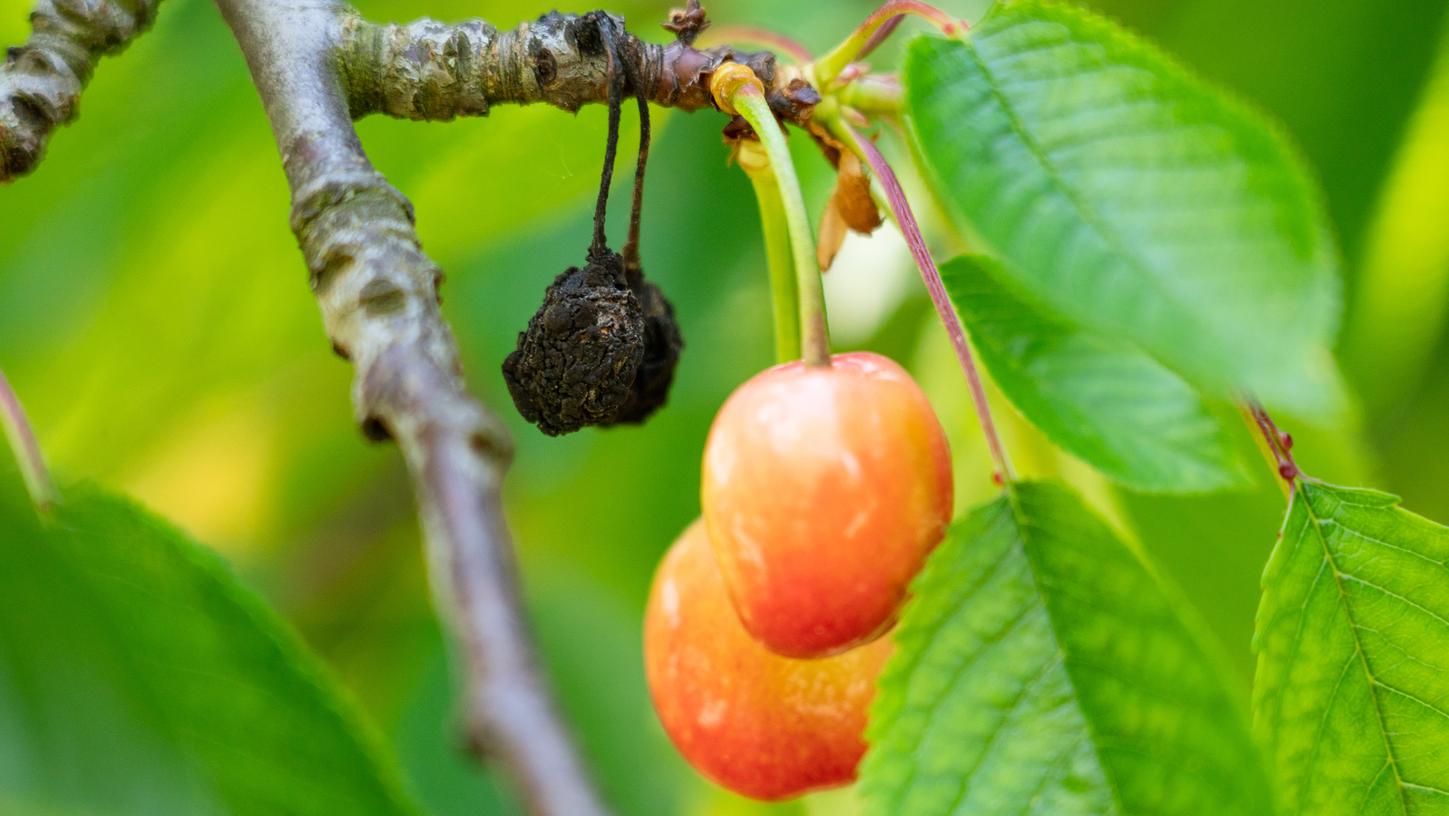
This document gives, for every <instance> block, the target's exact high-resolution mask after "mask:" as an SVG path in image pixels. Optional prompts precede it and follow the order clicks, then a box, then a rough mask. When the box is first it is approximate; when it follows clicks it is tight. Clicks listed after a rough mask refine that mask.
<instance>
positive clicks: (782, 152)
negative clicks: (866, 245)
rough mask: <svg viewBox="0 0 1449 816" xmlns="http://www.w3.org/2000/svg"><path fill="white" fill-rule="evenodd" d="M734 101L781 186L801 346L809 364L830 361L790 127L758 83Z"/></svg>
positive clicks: (739, 91)
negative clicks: (789, 141) (789, 142)
mask: <svg viewBox="0 0 1449 816" xmlns="http://www.w3.org/2000/svg"><path fill="white" fill-rule="evenodd" d="M728 98H729V101H730V103H731V104H732V105H733V106H734V108H735V109H736V110H737V111H738V112H739V114H740V115H741V116H743V117H744V118H745V121H747V122H749V123H750V127H752V128H754V130H755V133H756V134H757V135H758V136H759V137H760V143H761V145H763V146H764V149H765V154H766V156H768V158H769V160H770V167H771V170H772V172H773V173H774V176H775V181H776V186H777V187H778V188H779V190H780V199H781V203H782V204H783V206H784V209H785V222H786V224H788V226H789V231H790V247H791V249H792V254H793V255H794V260H795V290H796V295H797V297H798V298H799V305H800V346H801V351H802V357H801V359H803V360H804V361H805V364H806V365H830V328H829V326H828V324H827V323H826V319H825V284H824V283H823V282H822V281H821V279H820V267H819V265H818V264H817V263H816V261H815V235H814V231H813V228H812V227H811V225H810V213H809V211H808V210H807V209H806V208H805V195H804V193H802V192H801V191H800V179H799V178H798V177H796V175H795V163H794V161H793V160H791V158H790V146H789V145H787V144H786V143H785V130H784V128H783V127H781V125H780V123H779V121H777V120H776V119H775V114H774V113H773V112H772V111H771V110H770V106H769V104H767V103H766V101H765V96H764V94H763V93H762V92H761V89H760V87H759V85H758V83H744V84H740V85H739V86H737V87H736V88H734V89H733V91H732V92H731V93H730V94H729V97H728Z"/></svg>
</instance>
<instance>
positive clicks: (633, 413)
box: [599, 272, 684, 425]
mask: <svg viewBox="0 0 1449 816" xmlns="http://www.w3.org/2000/svg"><path fill="white" fill-rule="evenodd" d="M631 288H632V289H633V291H634V297H635V298H636V299H638V301H639V306H640V308H641V309H642V310H643V312H644V356H643V357H642V358H641V359H640V360H639V369H638V373H637V374H636V375H635V377H634V384H633V386H632V387H631V388H630V391H629V396H628V397H627V398H626V399H625V400H624V404H623V405H620V406H619V412H618V414H616V415H615V416H614V418H613V419H612V420H610V421H608V422H601V423H599V424H601V425H611V424H614V423H638V422H643V421H644V420H646V419H648V418H649V415H650V414H652V413H654V412H655V411H657V410H659V408H661V407H662V406H663V405H664V403H665V402H666V401H668V399H669V386H670V385H671V384H673V382H674V367H675V366H676V365H677V364H678V363H679V353H680V352H681V351H683V350H684V338H683V337H682V336H681V335H680V333H679V324H678V323H676V322H675V320H674V306H673V305H671V304H670V303H669V300H668V299H667V298H665V297H664V293H663V292H662V291H660V289H659V287H658V286H655V285H654V284H653V283H650V282H649V281H647V280H644V277H643V272H640V273H638V275H637V280H636V281H635V282H634V283H632V284H631Z"/></svg>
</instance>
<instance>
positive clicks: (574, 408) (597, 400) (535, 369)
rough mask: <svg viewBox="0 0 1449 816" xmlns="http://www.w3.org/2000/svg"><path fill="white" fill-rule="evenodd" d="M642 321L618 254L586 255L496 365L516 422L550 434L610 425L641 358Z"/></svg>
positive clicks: (561, 278) (554, 288) (630, 389)
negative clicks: (523, 421)
mask: <svg viewBox="0 0 1449 816" xmlns="http://www.w3.org/2000/svg"><path fill="white" fill-rule="evenodd" d="M644 346H645V320H644V312H643V309H642V308H641V307H640V305H639V300H638V299H637V298H636V297H635V296H634V292H633V291H632V290H630V288H629V286H628V284H627V283H625V280H624V262H623V259H621V258H620V257H619V255H618V254H617V253H614V252H605V253H600V254H597V255H591V256H590V257H589V262H588V264H587V265H585V266H584V267H583V268H582V269H581V268H579V267H570V268H569V269H568V270H567V271H565V272H564V273H563V274H561V275H559V276H558V278H556V279H555V280H554V282H553V283H552V284H550V285H549V287H548V290H547V291H546V292H545V293H544V297H543V305H542V306H540V307H538V311H537V312H535V313H534V315H533V317H531V318H529V321H528V328H526V329H525V330H524V331H522V332H520V333H519V335H518V348H517V350H515V351H514V352H513V353H512V354H510V355H508V358H507V359H505V360H504V361H503V379H504V382H506V383H507V384H508V393H509V394H511V395H512V396H513V403H514V405H516V406H518V413H520V414H522V415H523V418H524V419H526V420H528V421H529V422H532V423H534V424H535V425H537V426H538V427H539V429H540V430H542V431H543V432H544V433H546V434H549V435H550V436H557V435H559V434H565V433H570V432H572V431H577V430H578V429H579V428H582V427H584V426H585V425H597V424H600V423H607V422H611V421H613V420H614V418H615V417H616V416H618V414H619V411H620V409H621V408H622V407H623V406H624V404H625V403H626V402H627V401H628V400H629V399H630V397H631V396H632V394H633V388H634V380H635V377H636V375H637V374H638V371H639V363H640V362H641V361H642V360H643V359H644Z"/></svg>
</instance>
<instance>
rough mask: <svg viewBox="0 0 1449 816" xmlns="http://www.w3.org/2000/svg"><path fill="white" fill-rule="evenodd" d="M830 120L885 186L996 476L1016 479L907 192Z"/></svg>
mask: <svg viewBox="0 0 1449 816" xmlns="http://www.w3.org/2000/svg"><path fill="white" fill-rule="evenodd" d="M831 124H832V126H833V127H834V129H835V131H836V133H837V134H838V135H840V136H842V137H844V138H845V141H846V143H847V144H849V145H850V146H851V147H853V148H854V149H855V150H856V151H857V152H858V153H859V154H860V155H861V156H863V157H864V158H865V161H866V163H867V164H869V165H870V169H871V172H873V173H875V176H876V178H877V179H879V180H880V183H881V187H883V188H884V189H885V194H886V202H887V203H888V204H889V205H890V208H891V213H892V214H893V215H894V216H895V220H896V224H897V225H899V226H900V228H901V234H902V235H903V236H905V239H906V245H907V246H908V247H909V248H910V250H911V257H912V258H914V259H915V261H916V266H917V267H918V268H919V269H920V270H921V278H922V279H923V280H924V281H925V283H926V291H927V292H928V293H930V296H931V303H932V304H934V305H935V307H936V314H937V315H938V316H939V317H940V318H941V322H942V323H943V324H944V325H945V327H946V334H947V335H948V336H949V337H950V339H951V347H952V348H953V349H954V350H955V351H956V359H957V360H959V361H960V363H961V372H962V373H963V374H964V375H965V376H966V384H967V387H968V388H970V390H971V402H972V403H973V404H974V405H975V407H976V418H977V420H978V421H979V422H980V423H981V433H982V435H983V436H985V437H986V446H987V448H988V449H990V451H991V459H992V461H993V462H994V463H995V465H996V474H995V478H996V480H997V481H998V482H1001V481H1003V480H1005V481H1013V480H1015V478H1016V474H1015V472H1014V471H1013V470H1012V467H1011V460H1010V459H1009V458H1008V457H1007V455H1006V448H1005V447H1004V446H1003V445H1002V444H1001V436H1000V434H998V433H997V430H996V421H995V420H994V419H993V418H992V416H991V405H990V403H988V402H987V399H986V387H985V386H984V385H983V384H982V382H981V372H980V371H979V370H978V368H977V366H976V358H975V356H974V355H973V353H972V351H971V346H970V344H969V343H968V342H967V341H966V329H965V328H964V327H963V326H962V325H961V319H960V318H959V317H957V315H956V310H955V308H954V307H953V306H952V305H951V299H950V297H949V296H947V294H946V286H945V284H944V283H942V282H941V271H940V270H939V269H937V268H936V262H935V260H934V259H932V258H931V252H930V250H929V249H927V247H926V239H925V236H923V235H922V234H921V227H920V224H919V223H917V221H916V216H915V213H914V212H912V210H911V204H910V202H909V201H907V200H906V193H905V190H904V189H903V188H902V187H901V182H900V179H898V178H897V177H896V174H895V171H894V170H893V169H891V166H890V163H889V162H887V161H886V158H885V156H883V155H882V154H881V152H880V150H879V149H877V148H876V146H875V144H874V143H872V142H871V141H870V140H869V139H866V138H864V137H862V136H861V135H860V134H859V133H857V132H856V131H855V129H854V128H852V127H850V125H848V124H846V123H845V122H844V120H841V119H836V120H835V121H833V122H832V123H831Z"/></svg>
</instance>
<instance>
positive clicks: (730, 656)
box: [644, 521, 891, 800]
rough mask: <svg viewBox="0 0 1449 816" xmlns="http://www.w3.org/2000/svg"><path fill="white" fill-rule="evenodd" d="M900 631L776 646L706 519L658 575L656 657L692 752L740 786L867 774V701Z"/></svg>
mask: <svg viewBox="0 0 1449 816" xmlns="http://www.w3.org/2000/svg"><path fill="white" fill-rule="evenodd" d="M890 650H891V642H890V639H889V638H882V639H881V640H878V641H876V642H875V643H871V644H868V645H866V646H863V647H861V648H859V649H854V650H852V651H848V652H845V653H844V654H840V655H836V656H834V657H828V658H823V659H820V660H796V659H794V658H789V657H782V656H781V655H777V654H775V653H774V652H771V651H769V650H768V649H766V648H765V647H764V646H762V645H761V644H760V643H759V642H758V641H756V640H755V639H754V638H752V637H750V635H749V633H747V632H746V631H745V630H744V628H743V627H742V626H740V620H739V617H738V616H737V615H736V614H735V610H734V608H733V606H732V605H731V603H730V600H729V596H728V595H727V594H726V592H725V586H724V581H723V579H722V577H721V576H720V572H719V565H718V564H717V563H716V562H715V558H714V554H713V553H712V552H711V551H710V546H709V540H708V532H707V531H706V530H705V526H704V524H703V523H702V522H699V521H696V522H695V523H694V524H693V525H691V526H690V528H689V529H688V530H686V531H685V533H684V535H683V536H681V537H680V538H679V540H678V541H676V542H675V543H674V546H673V547H671V548H670V550H669V552H668V554H666V555H665V556H664V560H663V561H662V562H661V563H660V565H659V569H658V571H657V572H656V573H655V575H654V587H653V589H652V590H651V592H650V595H649V607H648V609H647V611H646V612H645V614H644V667H645V673H646V675H647V676H648V680H649V693H650V695H651V696H652V697H653V699H654V708H655V711H657V712H658V714H659V720H660V722H662V723H663V724H664V730H665V731H666V732H668V733H669V737H670V739H672V740H673V741H674V744H675V746H676V747H678V748H679V751H680V753H682V754H683V755H684V757H685V759H687V760H689V762H690V764H692V765H693V766H694V767H695V768H696V769H698V770H699V772H700V773H702V774H704V775H705V776H707V777H709V778H710V779H712V780H714V781H715V782H717V783H719V784H720V785H723V786H724V787H726V788H729V789H730V790H732V791H735V792H736V793H740V794H743V795H745V796H751V797H754V798H756V799H767V800H772V799H784V798H788V797H791V796H798V795H799V794H802V793H806V792H808V791H812V790H819V789H822V788H828V787H835V786H838V785H845V784H848V783H850V782H851V781H852V780H854V779H855V769H856V765H858V764H859V763H860V758H861V756H862V755H863V754H864V753H865V742H864V740H863V737H862V735H863V733H864V731H865V721H866V709H867V707H868V706H869V704H870V700H871V696H872V695H873V693H874V689H875V680H876V677H877V675H878V674H879V673H880V669H881V666H882V665H883V664H884V662H885V660H886V658H887V657H888V656H889V654H890Z"/></svg>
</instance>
